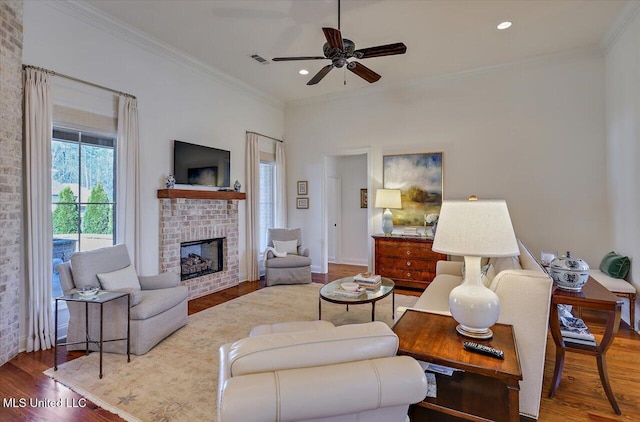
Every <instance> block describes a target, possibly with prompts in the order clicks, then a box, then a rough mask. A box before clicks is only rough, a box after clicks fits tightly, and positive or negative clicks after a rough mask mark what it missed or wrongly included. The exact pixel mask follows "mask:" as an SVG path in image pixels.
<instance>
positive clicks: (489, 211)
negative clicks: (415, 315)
mask: <svg viewBox="0 0 640 422" xmlns="http://www.w3.org/2000/svg"><path fill="white" fill-rule="evenodd" d="M438 224H439V226H440V228H439V229H438V231H437V233H436V236H435V238H434V240H433V248H432V249H433V250H434V251H436V252H440V253H444V254H448V255H456V256H464V262H465V273H464V280H463V282H462V284H461V285H459V286H457V287H455V288H454V289H453V290H451V293H450V294H449V308H450V310H451V316H453V318H454V319H455V320H456V321H457V322H458V323H459V325H458V326H457V327H456V330H457V331H458V333H460V334H461V335H463V336H466V337H471V338H479V339H488V338H491V337H493V332H492V331H491V329H490V327H491V326H493V325H494V324H495V323H496V321H497V320H498V317H499V316H500V301H499V299H498V296H497V295H496V293H495V292H494V291H493V290H491V289H489V288H487V287H486V286H485V285H484V283H482V280H481V268H480V266H481V264H480V260H481V259H482V257H497V258H500V257H509V256H516V255H518V254H519V253H520V250H519V248H518V243H517V241H516V235H515V233H514V231H513V225H512V224H511V218H510V216H509V210H508V208H507V203H506V202H505V201H504V200H497V201H478V200H468V201H444V202H443V203H442V209H441V211H440V218H439V223H438Z"/></svg>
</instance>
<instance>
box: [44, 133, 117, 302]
mask: <svg viewBox="0 0 640 422" xmlns="http://www.w3.org/2000/svg"><path fill="white" fill-rule="evenodd" d="M115 143H116V140H115V137H114V136H105V135H99V134H95V133H90V132H86V131H82V130H73V129H67V128H61V127H54V128H53V136H52V139H51V164H52V166H51V195H52V198H51V200H52V201H51V202H52V212H53V214H52V223H53V260H54V265H55V263H57V262H58V263H59V262H65V261H68V260H69V258H70V257H71V254H72V253H73V252H75V251H86V250H91V249H96V248H101V247H104V246H110V245H113V244H114V243H115V236H114V226H115V225H114V218H115V216H114V209H115V181H116V180H115ZM53 283H54V285H53V295H54V297H56V296H59V295H61V294H62V290H61V288H60V282H59V279H58V276H57V274H56V273H55V272H54V277H53Z"/></svg>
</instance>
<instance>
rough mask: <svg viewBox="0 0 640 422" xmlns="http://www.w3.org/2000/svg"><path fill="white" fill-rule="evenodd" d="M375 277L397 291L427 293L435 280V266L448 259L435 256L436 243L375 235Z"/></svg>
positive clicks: (442, 256) (419, 239) (426, 239)
mask: <svg viewBox="0 0 640 422" xmlns="http://www.w3.org/2000/svg"><path fill="white" fill-rule="evenodd" d="M373 238H374V240H375V259H376V265H375V273H376V274H380V275H381V276H382V277H388V278H390V279H392V280H393V281H394V282H395V283H396V286H398V287H410V288H418V289H423V290H424V289H426V288H427V286H428V285H429V283H431V280H433V278H434V277H435V276H436V263H437V262H438V261H440V260H445V261H446V259H447V255H443V254H441V253H437V252H433V251H432V250H431V247H432V246H433V239H428V238H426V237H418V236H416V237H409V236H384V235H375V236H373Z"/></svg>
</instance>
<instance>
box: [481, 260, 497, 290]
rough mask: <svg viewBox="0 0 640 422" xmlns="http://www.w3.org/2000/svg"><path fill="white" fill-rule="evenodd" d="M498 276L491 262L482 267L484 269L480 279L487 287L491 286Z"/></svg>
mask: <svg viewBox="0 0 640 422" xmlns="http://www.w3.org/2000/svg"><path fill="white" fill-rule="evenodd" d="M495 276H496V270H495V268H494V267H493V265H491V264H487V265H485V266H484V267H482V271H481V272H480V279H481V280H482V284H484V285H485V286H486V287H489V286H491V283H492V282H493V279H494V277H495Z"/></svg>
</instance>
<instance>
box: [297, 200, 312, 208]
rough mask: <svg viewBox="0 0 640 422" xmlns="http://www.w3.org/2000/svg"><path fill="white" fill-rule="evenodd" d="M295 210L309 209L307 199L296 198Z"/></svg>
mask: <svg viewBox="0 0 640 422" xmlns="http://www.w3.org/2000/svg"><path fill="white" fill-rule="evenodd" d="M296 208H297V209H299V210H306V209H309V198H296Z"/></svg>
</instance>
